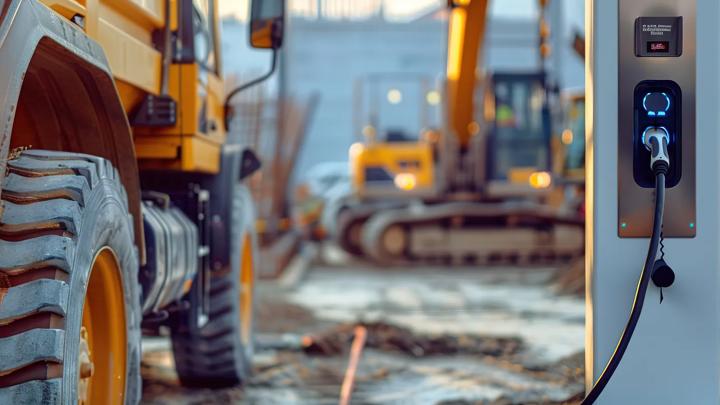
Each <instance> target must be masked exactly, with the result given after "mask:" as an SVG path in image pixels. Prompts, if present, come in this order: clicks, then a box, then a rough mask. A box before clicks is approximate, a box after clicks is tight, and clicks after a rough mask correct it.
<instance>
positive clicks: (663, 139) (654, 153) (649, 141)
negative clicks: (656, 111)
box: [642, 127, 670, 176]
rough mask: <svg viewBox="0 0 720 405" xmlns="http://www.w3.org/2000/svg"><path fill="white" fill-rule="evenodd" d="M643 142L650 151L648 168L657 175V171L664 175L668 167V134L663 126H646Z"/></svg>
mask: <svg viewBox="0 0 720 405" xmlns="http://www.w3.org/2000/svg"><path fill="white" fill-rule="evenodd" d="M642 137H643V143H644V144H645V148H647V150H649V151H650V170H652V171H653V173H654V174H655V175H656V176H657V174H658V173H659V172H662V174H664V175H666V174H667V172H668V170H669V169H670V154H669V153H668V144H669V143H670V134H668V130H667V129H666V128H665V127H647V128H646V129H645V131H644V132H643V136H642Z"/></svg>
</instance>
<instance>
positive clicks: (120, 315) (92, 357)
mask: <svg viewBox="0 0 720 405" xmlns="http://www.w3.org/2000/svg"><path fill="white" fill-rule="evenodd" d="M126 331H127V329H126V324H125V299H124V296H123V288H122V279H121V277H120V266H119V265H118V261H117V259H116V257H115V254H114V253H113V251H112V250H111V249H109V248H104V249H102V250H100V252H98V254H97V255H96V256H95V261H94V262H93V265H92V268H91V270H90V281H89V283H88V288H87V293H86V294H85V304H84V307H83V317H82V328H81V329H80V350H79V354H78V385H77V388H78V404H82V405H85V404H87V405H96V404H122V403H123V402H124V399H125V398H124V396H125V377H126V367H127V365H126V362H127V332H126Z"/></svg>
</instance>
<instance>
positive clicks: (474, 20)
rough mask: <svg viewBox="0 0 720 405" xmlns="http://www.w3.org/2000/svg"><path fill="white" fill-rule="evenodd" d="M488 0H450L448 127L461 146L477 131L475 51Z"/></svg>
mask: <svg viewBox="0 0 720 405" xmlns="http://www.w3.org/2000/svg"><path fill="white" fill-rule="evenodd" d="M488 3H489V0H451V1H450V23H449V28H448V53H447V103H446V106H447V113H448V115H447V116H448V117H449V120H450V122H449V128H450V130H451V131H452V132H453V134H454V135H455V136H456V137H457V139H458V142H459V144H460V146H461V147H462V148H466V147H467V146H468V144H469V143H470V138H472V136H473V135H475V134H477V133H478V131H479V129H480V128H479V125H478V124H477V123H476V122H475V117H474V115H475V114H474V112H475V108H474V95H475V88H476V86H475V82H476V80H477V77H478V71H477V69H478V55H481V53H482V47H483V44H484V39H485V30H486V27H487V9H488Z"/></svg>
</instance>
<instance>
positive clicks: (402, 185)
mask: <svg viewBox="0 0 720 405" xmlns="http://www.w3.org/2000/svg"><path fill="white" fill-rule="evenodd" d="M350 165H351V166H350V170H351V174H352V184H353V188H354V189H355V190H356V192H357V193H358V195H360V196H372V195H376V194H377V195H381V196H385V195H389V194H390V195H391V194H393V192H395V193H398V194H401V195H403V196H407V195H426V194H428V193H430V192H432V191H434V172H435V167H434V162H433V151H432V146H431V145H429V144H427V143H424V142H385V143H372V144H368V145H363V144H360V143H356V144H353V145H352V146H351V147H350Z"/></svg>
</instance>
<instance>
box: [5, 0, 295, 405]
mask: <svg viewBox="0 0 720 405" xmlns="http://www.w3.org/2000/svg"><path fill="white" fill-rule="evenodd" d="M256 3H268V4H269V3H273V1H270V0H256ZM274 3H276V4H275V6H276V8H275V9H274V11H275V12H279V13H280V14H279V15H278V16H276V17H274V18H275V19H274V20H272V21H270V27H271V28H272V30H271V31H272V35H273V38H272V39H273V41H272V42H271V46H272V48H273V50H275V49H277V46H275V44H277V43H280V42H281V41H279V42H278V41H277V38H278V35H279V36H280V38H281V36H282V31H281V28H282V19H283V17H282V16H283V15H284V5H283V2H282V1H274ZM254 6H257V7H262V6H261V5H257V4H255V5H254ZM278 7H279V8H278ZM254 11H255V8H254V9H253V16H255V12H254ZM271 11H273V10H271ZM278 27H279V28H278ZM279 29H280V30H279ZM263 35H266V36H267V35H270V34H267V33H266V34H262V33H261V34H260V35H259V39H258V40H262V39H263ZM254 41H255V39H253V42H254ZM226 104H227V102H226V99H225V88H224V84H223V81H222V71H221V53H220V31H219V19H218V9H217V0H7V1H2V2H0V122H1V124H0V199H1V200H0V256H3V259H4V260H0V276H2V277H0V279H2V280H4V282H3V283H2V284H1V285H0V328H4V329H3V331H2V334H0V336H9V337H6V338H0V353H16V356H15V357H14V358H16V359H17V362H16V363H9V362H7V361H4V362H3V361H0V402H4V401H11V400H12V401H15V402H18V401H19V403H52V404H55V403H76V402H80V403H102V404H106V403H126V404H132V403H136V401H138V400H139V394H140V385H139V381H140V379H139V345H140V341H139V331H140V328H141V327H142V330H143V331H145V332H150V333H154V332H155V331H157V329H158V328H159V327H160V326H163V325H164V326H168V327H169V328H170V329H171V331H172V334H171V337H172V339H173V347H174V348H175V360H176V364H177V369H178V374H179V376H180V379H181V381H182V382H183V383H184V384H186V385H202V386H208V385H215V386H220V385H232V384H237V383H239V382H242V381H244V380H246V379H247V377H248V373H249V372H250V369H251V367H250V361H251V356H252V325H253V319H252V305H253V304H252V303H253V297H254V295H253V286H254V279H255V276H256V270H255V267H256V265H257V262H256V258H257V257H258V256H259V255H258V254H257V235H256V233H255V229H254V226H255V209H254V206H253V201H252V198H251V196H250V193H249V191H248V189H247V188H246V187H245V186H244V185H243V184H242V180H243V179H244V177H246V176H247V175H249V174H251V172H252V171H254V170H256V169H257V165H256V163H257V162H256V160H254V159H256V157H255V156H254V155H253V154H252V153H251V152H250V151H249V150H248V149H247V148H245V147H244V146H243V145H238V144H229V143H228V137H227V128H226V124H225V123H226V120H227V119H228V116H229V112H230V110H229V108H228V106H227V105H226ZM28 149H29V150H28ZM249 152H250V153H249ZM246 159H250V160H253V162H252V163H253V164H252V165H248V164H246V162H245V160H246ZM251 166H252V167H253V168H252V169H250V170H248V168H250V167H251ZM8 185H10V186H11V187H10V188H9V189H7V190H4V188H6V187H5V186H8ZM103 190H108V191H107V192H105V193H103ZM87 199H91V201H90V200H87ZM101 199H104V200H102V201H101ZM105 200H107V203H105V202H103V201H105ZM107 204H110V205H113V207H112V209H110V208H109V206H108V205H107ZM103 212H106V213H107V212H113V213H120V214H122V215H123V218H124V219H123V220H122V221H121V220H119V219H114V218H98V216H99V215H102V213H103ZM113 215H114V214H113ZM68 218H69V219H68ZM125 220H127V223H125V222H123V221H125ZM80 223H82V224H83V225H82V226H81V227H78V226H75V225H76V224H80ZM117 223H123V224H124V225H123V229H122V232H120V229H119V228H118V229H115V228H113V226H114V225H112V224H117ZM98 224H110V225H106V226H105V227H104V228H103V227H102V226H99V225H98ZM126 225H127V226H126ZM92 232H96V233H97V235H100V236H99V237H98V236H96V237H94V238H93V237H90V236H89V234H92ZM132 233H134V236H132V235H131V234H132ZM45 241H47V243H45ZM63 244H64V245H65V246H70V248H66V251H67V252H65V253H63V254H64V255H66V256H67V257H68V258H69V259H67V260H64V261H62V262H60V261H58V259H57V258H56V255H57V253H56V246H60V245H63ZM95 245H98V246H95ZM22 246H27V247H28V249H26V250H27V251H28V252H30V253H31V254H30V253H28V254H23V252H24V251H23V250H22V249H20V248H21V247H22ZM54 249H55V250H54ZM95 249H97V250H98V252H100V251H102V252H109V253H108V254H104V255H102V257H103V260H102V261H103V262H107V263H108V265H103V266H99V265H97V263H98V260H97V257H98V256H95V257H94V258H93V256H92V255H93V254H95V253H97V252H95V251H94V250H95ZM16 253H17V255H16ZM81 256H82V257H84V258H85V259H83V260H80V259H73V258H74V257H81ZM96 268H105V269H110V270H95V269H96ZM96 271H103V272H105V271H116V272H118V275H117V277H108V278H106V279H107V280H116V283H117V280H121V282H122V286H117V285H116V286H114V287H115V288H119V290H118V291H120V293H119V294H115V295H108V296H107V300H112V297H113V296H120V298H123V297H124V300H125V302H124V303H123V302H119V303H117V302H116V303H114V304H112V305H115V306H117V308H120V309H119V311H120V312H119V313H123V314H124V315H125V317H124V319H122V320H119V323H118V325H119V326H117V327H125V328H127V330H126V332H127V333H125V334H120V332H119V331H118V334H117V335H116V336H125V338H124V339H117V338H113V340H112V341H111V342H101V341H99V340H98V339H100V340H102V339H103V338H102V336H106V335H107V334H105V335H102V334H100V335H97V329H98V328H91V326H92V325H93V321H92V316H90V313H91V312H93V311H94V312H95V313H98V314H99V313H102V306H103V305H107V304H108V303H107V302H103V300H102V299H98V298H97V297H98V295H97V294H95V293H93V291H88V290H87V288H94V287H93V285H95V284H93V283H90V287H88V279H89V278H91V275H92V272H96ZM92 277H94V276H92ZM109 282H110V281H109ZM108 288H109V287H108ZM26 290H32V291H37V294H34V295H32V296H30V297H26V298H24V299H27V300H30V301H28V303H25V304H23V305H22V306H24V307H27V308H29V309H32V308H34V307H35V306H37V313H18V314H19V315H18V314H14V315H8V314H10V312H8V311H9V310H11V309H12V308H14V307H18V305H19V304H18V303H17V302H13V301H14V300H15V298H13V297H22V296H23V294H22V291H26ZM3 298H7V299H5V300H3ZM33 300H41V301H38V302H34V301H33ZM45 302H56V303H58V304H53V305H48V304H43V303H45ZM83 302H84V304H83ZM218 305H224V306H226V308H224V309H223V311H220V312H218V311H217V308H218ZM213 310H215V312H212V311H213ZM45 316H48V317H50V318H48V319H50V320H51V321H50V322H49V323H47V324H44V323H42V322H40V321H38V320H37V319H40V318H42V319H44V318H43V317H45ZM26 317H32V319H34V321H33V322H35V323H34V324H32V325H35V326H34V327H35V328H41V329H38V330H37V331H28V330H27V328H28V325H31V323H28V322H30V320H28V319H26ZM55 319H59V320H58V321H56V320H55ZM80 322H81V324H80ZM81 326H82V329H81ZM88 331H90V332H88ZM93 331H95V332H93ZM30 332H32V334H31V335H28V333H30ZM58 334H60V335H63V336H64V338H63V339H62V340H61V341H59V343H57V345H58V346H57V352H58V353H59V354H58V355H56V356H54V357H53V356H45V357H37V355H35V354H33V353H31V352H32V351H26V350H25V349H23V347H25V346H27V345H33V344H35V345H42V344H44V343H41V342H40V343H39V342H36V341H35V340H34V339H35V337H38V338H44V337H43V336H49V335H53V336H57V335H58ZM87 336H89V337H87ZM93 336H95V337H93ZM97 336H101V337H97ZM218 338H222V342H223V345H224V346H222V345H221V346H217V344H216V343H210V342H211V339H218ZM120 340H126V341H123V342H120ZM23 345H25V346H23ZM93 345H94V346H95V347H96V348H104V349H98V351H97V352H96V353H95V355H94V356H95V357H94V359H93V358H92V357H93V354H92V353H93ZM113 345H116V346H117V347H116V348H117V349H118V350H119V348H120V346H126V345H127V347H128V348H131V349H132V350H128V352H127V353H128V356H127V362H126V364H124V365H122V366H123V367H122V370H121V371H120V372H118V371H117V370H116V369H112V370H111V368H112V367H116V366H119V365H118V364H117V363H118V359H115V360H112V361H110V363H108V361H109V360H107V359H104V358H103V356H102V354H100V353H101V352H106V351H112V350H114V349H113ZM63 347H65V349H63ZM77 347H81V350H80V352H81V357H80V359H76V358H65V357H64V356H66V355H68V354H72V353H77V352H78V350H76V349H77ZM218 349H223V350H218ZM63 353H64V354H63ZM88 356H90V358H89V357H88ZM0 357H2V356H0ZM121 357H122V356H121ZM7 358H8V357H6V359H7ZM93 361H94V362H95V365H94V366H93ZM213 362H216V363H217V362H221V363H222V364H223V367H210V368H208V367H205V366H203V364H210V363H213ZM39 369H45V370H46V372H44V373H39V372H38V371H37V370H39ZM92 370H97V372H95V373H94V372H93V371H92ZM113 370H115V371H113ZM107 373H111V374H113V375H114V376H115V377H113V378H116V379H117V381H116V383H115V384H114V385H115V386H116V388H117V389H115V390H114V391H112V392H110V391H108V392H107V395H111V396H103V395H105V393H104V392H103V391H104V389H102V388H101V387H103V384H102V383H98V384H99V385H98V384H96V385H95V388H94V389H89V388H87V387H88V382H87V381H90V380H92V378H95V377H93V375H100V376H107ZM98 378H104V377H98ZM85 379H90V380H85ZM82 381H85V382H82ZM76 384H77V385H76ZM118 384H119V385H118ZM90 385H92V384H90Z"/></svg>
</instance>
